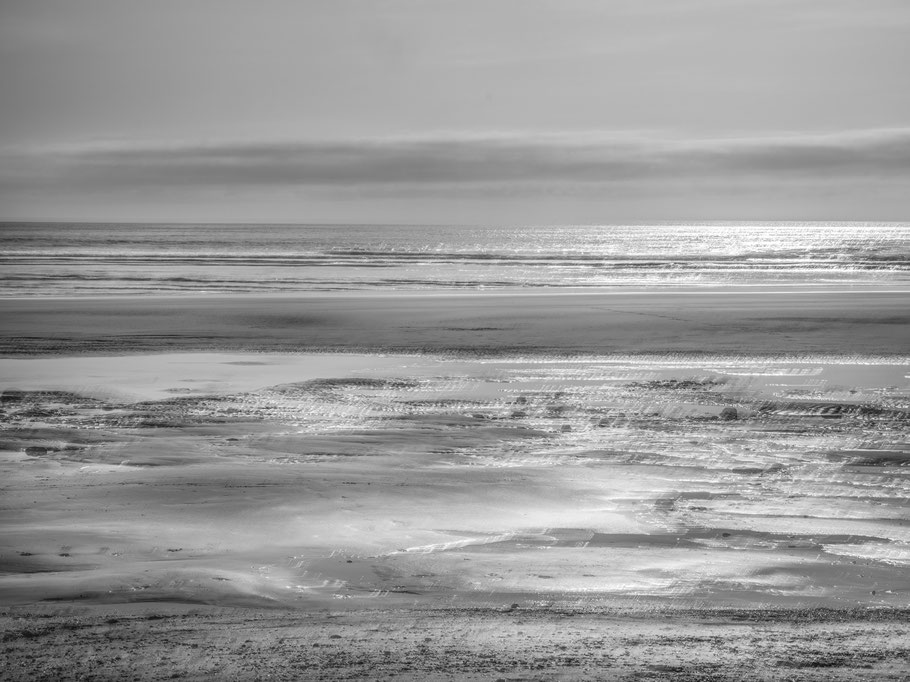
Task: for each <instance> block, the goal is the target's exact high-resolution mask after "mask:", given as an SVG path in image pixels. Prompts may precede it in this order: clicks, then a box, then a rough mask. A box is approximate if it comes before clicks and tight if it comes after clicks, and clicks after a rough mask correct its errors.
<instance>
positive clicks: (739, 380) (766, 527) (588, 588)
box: [0, 287, 910, 679]
mask: <svg viewBox="0 0 910 682" xmlns="http://www.w3.org/2000/svg"><path fill="white" fill-rule="evenodd" d="M906 302H907V297H906V293H903V292H901V291H890V290H870V289H868V288H867V289H864V290H862V291H843V290H840V289H833V288H828V289H826V288H824V287H820V288H818V289H817V290H811V289H807V288H801V289H794V290H786V291H774V290H762V291H754V290H749V289H735V288H731V289H725V290H721V289H715V290H704V289H698V290H682V289H678V288H677V289H675V290H672V291H654V290H643V291H574V292H533V293H529V292H477V293H473V294H467V293H447V294H439V293H416V294H409V295H408V294H400V293H396V294H385V295H382V294H379V293H372V294H362V293H357V294H352V293H345V294H331V295H327V294H310V295H306V296H270V297H269V296H233V297H218V296H212V297H98V298H77V297H69V298H37V299H12V298H10V299H5V300H2V301H0V310H2V312H3V317H4V320H5V325H4V328H3V330H2V332H0V339H2V341H0V343H2V346H0V348H2V351H3V356H4V357H2V358H0V390H2V391H3V393H2V396H3V406H2V409H3V416H4V429H3V433H2V438H3V443H2V445H3V453H2V454H3V460H2V479H3V480H4V484H3V498H4V501H5V504H4V511H3V517H2V524H3V527H4V529H5V530H4V533H3V541H2V542H3V546H2V547H0V557H2V560H3V574H2V576H0V602H2V604H3V610H2V618H3V627H4V633H5V634H4V638H5V644H4V647H3V656H4V662H5V664H6V665H5V669H6V670H7V671H9V672H7V673H6V679H16V678H17V675H19V674H20V673H21V671H23V670H25V669H26V668H27V667H28V665H33V666H34V667H32V668H31V670H32V671H33V672H34V679H59V678H61V677H62V678H66V677H74V678H75V677H81V676H86V675H90V674H94V675H97V676H100V677H102V678H103V679H113V678H114V677H118V676H121V675H125V674H131V675H134V676H138V677H139V678H140V679H160V678H164V677H169V676H171V675H172V674H177V675H183V676H186V677H189V678H200V677H206V676H221V677H224V676H227V677H232V678H236V679H260V678H263V675H264V673H263V670H264V669H266V668H263V667H262V666H271V667H268V668H267V669H268V670H271V671H272V672H273V673H274V675H275V676H277V677H278V678H285V677H286V678H294V677H295V676H296V677H300V676H303V677H306V678H308V679H320V678H324V679H341V678H350V677H355V678H357V677H372V676H373V675H374V674H379V671H381V674H382V675H390V676H393V677H401V678H404V679H425V678H427V677H434V678H451V679H496V678H501V679H553V678H558V677H560V676H562V677H563V678H565V679H575V678H585V677H591V676H597V675H601V674H602V675H605V676H608V677H611V678H617V679H642V678H648V677H656V678H659V677H662V676H667V675H673V676H675V677H676V678H679V679H705V678H706V676H707V678H708V679H900V678H901V675H902V674H903V673H904V672H905V671H906V666H907V657H908V649H907V647H906V632H907V626H908V619H910V577H908V576H910V572H908V571H910V507H908V506H907V499H908V495H910V489H908V485H910V481H908V479H907V473H906V472H907V463H908V462H910V437H908V431H907V424H908V420H910V417H908V414H910V403H908V399H910V386H908V379H907V377H908V374H910V358H908V356H907V352H906V351H907V348H906V341H907V338H908V324H907V322H908V316H907V306H906ZM177 632H190V633H197V634H193V635H190V637H189V639H187V638H186V637H183V636H181V639H180V641H181V643H180V645H179V646H178V647H177V648H175V647H174V646H173V645H172V644H170V643H171V642H173V641H174V637H175V633H177ZM193 637H198V640H194V639H193ZM99 641H104V642H106V643H107V644H105V646H104V647H103V648H99V647H98V644H97V642H99ZM111 642H119V643H115V644H110V643H111ZM74 647H75V648H74ZM85 647H89V650H93V651H96V652H97V653H96V655H95V658H89V659H86V661H87V662H86V661H82V662H78V663H77V662H74V660H72V657H70V656H69V655H67V654H66V652H67V651H75V650H77V649H80V650H84V649H85ZM742 650H747V651H748V652H749V653H748V654H741V653H737V652H738V651H742ZM276 651H280V652H282V654H281V655H280V656H276V655H275V652H276ZM118 652H122V653H118ZM26 661H33V662H34V661H37V663H32V664H27V663H26ZM142 661H146V663H142ZM256 661H259V663H256ZM23 666H26V668H23ZM16 671H20V673H17V672H16Z"/></svg>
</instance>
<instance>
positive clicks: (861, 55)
mask: <svg viewBox="0 0 910 682" xmlns="http://www.w3.org/2000/svg"><path fill="white" fill-rule="evenodd" d="M908 65H910V2H907V0H849V1H848V0H454V1H448V0H436V1H434V0H322V1H316V0H256V1H254V0H248V1H244V2H241V1H240V0H0V218H5V219H62V220H68V219H69V220H125V221H144V220H156V221H157V220H162V221H215V222H217V221H261V222H367V223H369V222H433V223H552V222H557V223H603V222H616V221H638V220H642V221H647V220H658V219H661V220H674V219H679V220H702V219H704V220H707V219H719V220H723V219H742V220H787V219H794V220H807V219H808V220H811V219H816V220H910V69H908Z"/></svg>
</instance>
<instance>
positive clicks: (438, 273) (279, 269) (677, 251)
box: [0, 223, 910, 296]
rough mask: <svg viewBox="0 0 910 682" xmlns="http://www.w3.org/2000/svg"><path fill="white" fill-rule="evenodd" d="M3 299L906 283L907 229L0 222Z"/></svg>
mask: <svg viewBox="0 0 910 682" xmlns="http://www.w3.org/2000/svg"><path fill="white" fill-rule="evenodd" d="M0 268H2V276H0V296H23V295H55V296H59V295H67V294H83V293H86V292H91V293H98V294H103V293H133V294H135V293H142V292H146V293H160V292H177V293H181V292H199V293H207V292H210V293H219V292H222V293H224V292H262V291H266V292H268V291H272V292H295V291H323V290H324V291H329V290H338V289H342V290H363V289H367V290H369V289H391V290H397V289H436V288H441V287H442V288H453V289H466V288H496V287H554V288H561V287H603V286H620V287H621V286H650V285H679V284H683V285H704V286H711V285H716V286H724V285H741V286H751V285H762V284H767V285H775V284H794V285H796V284H800V285H826V284H847V285H881V284H883V283H884V284H889V283H890V284H900V285H906V283H907V282H908V281H910V226H908V225H893V224H888V225H878V226H875V225H868V224H863V225H847V224H828V225H825V224H808V225H807V224H792V225H750V224H737V225H707V226H705V225H659V226H591V227H579V226H567V227H560V226H544V227H520V228H492V227H491V228H464V227H462V228H458V227H452V228H443V227H438V226H426V227H421V226H363V225H352V226H337V225H336V226H288V225H284V226H266V225H247V226H237V225H131V226H122V225H82V224H80V225H66V224H57V223H48V224H21V223H20V224H10V223H6V224H0Z"/></svg>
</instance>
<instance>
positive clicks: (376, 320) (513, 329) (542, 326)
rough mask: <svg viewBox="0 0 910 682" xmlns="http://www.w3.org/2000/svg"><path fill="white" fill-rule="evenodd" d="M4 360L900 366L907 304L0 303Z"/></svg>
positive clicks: (886, 296)
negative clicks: (845, 360) (666, 355)
mask: <svg viewBox="0 0 910 682" xmlns="http://www.w3.org/2000/svg"><path fill="white" fill-rule="evenodd" d="M0 318H2V319H3V328H2V330H0V354H2V355H29V354H36V353H40V354H49V353H60V354H69V353H112V352H114V353H118V352H161V351H174V350H214V349H221V350H273V351H301V350H320V349H322V350H344V351H356V350H361V351H375V350H382V351H404V352H409V351H410V352H413V351H461V352H469V353H472V354H475V353H481V354H509V353H516V352H554V353H616V352H633V353H645V352H721V353H731V352H732V353H744V352H746V353H749V354H752V355H761V354H774V353H838V354H853V353H862V354H901V353H906V352H907V350H908V347H910V331H908V329H910V294H908V293H907V292H901V291H881V290H879V291H876V290H857V291H843V290H833V289H825V288H820V289H812V290H806V289H805V288H802V289H799V290H795V291H785V290H779V289H772V290H765V291H755V290H745V289H740V290H733V289H726V290H720V289H702V290H696V289H688V290H687V289H681V290H674V291H660V290H651V291H634V292H627V291H612V292H603V291H599V292H585V293H578V292H575V293H512V294H503V293H480V292H474V293H470V294H444V295H426V294H425V295H402V294H395V295H386V294H382V295H380V294H374V295H363V294H338V295H311V296H284V297H259V296H256V297H253V296H233V297H183V298H181V297H171V298H167V297H161V298H155V297H148V298H132V297H121V298H114V297H111V298H95V299H88V298H66V299H63V298H61V299H6V300H0Z"/></svg>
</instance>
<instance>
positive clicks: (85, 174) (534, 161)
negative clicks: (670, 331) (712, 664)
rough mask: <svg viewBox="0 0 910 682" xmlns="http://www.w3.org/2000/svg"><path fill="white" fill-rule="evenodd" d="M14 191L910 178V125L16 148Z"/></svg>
mask: <svg viewBox="0 0 910 682" xmlns="http://www.w3.org/2000/svg"><path fill="white" fill-rule="evenodd" d="M0 163H2V168H3V171H2V172H0V178H2V180H3V182H4V184H6V185H7V186H10V185H12V186H20V187H23V186H24V187H29V186H32V187H40V186H48V185H51V186H65V187H69V188H82V187H85V188H94V189H101V188H109V189H115V188H124V187H131V188H149V187H184V188H186V187H194V186H195V187H200V188H204V187H227V188H230V187H237V186H248V187H256V186H290V187H308V186H309V187H317V188H318V187H336V188H337V187H342V188H343V187H353V188H357V187H360V188H364V187H372V186H417V187H420V186H430V185H441V186H462V185H480V186H483V185H523V184H540V183H544V184H565V183H569V184H570V183H597V184H601V183H625V182H639V183H640V182H647V181H660V182H666V181H674V180H685V181H687V182H698V181H701V180H704V181H712V182H713V181H725V180H736V179H743V180H749V179H761V180H772V181H773V180H777V179H779V180H784V181H791V180H794V179H804V180H819V179H821V180H824V179H826V178H851V177H857V178H870V177H871V178H875V177H879V178H883V179H895V178H900V177H906V176H908V175H910V129H887V130H868V131H851V132H845V133H837V134H827V135H808V134H806V135H798V134H794V135H787V136H772V137H749V138H724V139H680V138H670V137H657V136H644V135H638V134H635V135H631V134H630V135H613V136H610V135H601V134H589V135H565V136H558V135H554V136H518V135H503V136H488V137H467V136H459V137H457V136H438V137H434V138H426V137H424V138H397V139H381V140H352V141H338V142H299V141H297V142H286V143H282V142H263V143H248V142H247V143H225V144H207V145H173V146H154V145H144V146H142V145H96V146H86V147H72V148H68V149H56V150H54V149H45V150H33V151H20V152H17V153H7V154H5V155H4V156H3V158H2V159H0Z"/></svg>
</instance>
